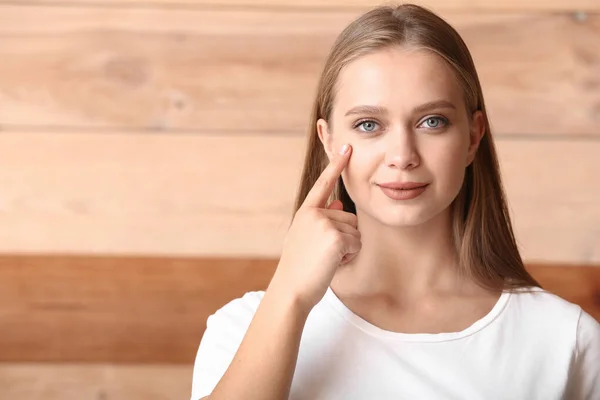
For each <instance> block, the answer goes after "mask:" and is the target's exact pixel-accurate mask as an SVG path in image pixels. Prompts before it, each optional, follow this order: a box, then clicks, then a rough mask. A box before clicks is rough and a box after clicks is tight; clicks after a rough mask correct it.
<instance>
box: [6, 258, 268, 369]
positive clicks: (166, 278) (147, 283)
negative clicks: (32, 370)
mask: <svg viewBox="0 0 600 400" xmlns="http://www.w3.org/2000/svg"><path fill="white" fill-rule="evenodd" d="M274 265H275V263H274V262H273V261H262V260H253V259H209V258H205V259H191V258H187V259H185V258H166V257H163V258H149V257H100V256H98V257H94V256H87V257H86V256H28V255H17V256H10V255H8V256H6V255H3V256H0V277H1V279H0V299H1V301H0V315H1V316H2V330H1V331H0V361H2V362H7V361H8V362H12V361H27V362H29V361H45V362H52V361H67V362H71V361H73V362H76V361H82V362H115V363H136V362H139V363H151V362H158V363H161V362H165V363H191V362H193V360H194V356H195V352H196V350H197V347H198V344H199V343H200V338H201V337H202V333H203V332H204V329H205V327H206V325H205V324H206V319H207V318H208V316H209V315H210V314H212V313H213V312H214V311H216V310H217V309H218V308H219V307H221V306H223V305H224V304H226V303H227V302H228V301H229V300H231V299H233V298H236V297H239V296H241V295H242V294H243V293H245V292H246V291H249V290H261V289H264V288H266V285H267V284H268V281H269V280H270V277H271V275H272V273H273V268H274Z"/></svg>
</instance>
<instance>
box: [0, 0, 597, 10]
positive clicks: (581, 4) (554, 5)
mask: <svg viewBox="0 0 600 400" xmlns="http://www.w3.org/2000/svg"><path fill="white" fill-rule="evenodd" d="M4 2H7V3H8V2H10V0H2V1H0V4H1V3H4ZM27 2H28V3H33V4H36V3H39V4H52V3H57V0H27ZM382 3H385V1H383V0H305V1H301V2H299V1H293V0H66V1H65V0H63V1H61V2H60V4H69V5H85V4H103V5H119V6H123V5H124V4H126V5H131V6H136V7H156V6H158V7H178V6H187V7H190V6H194V7H214V6H217V7H253V8H270V9H271V8H284V9H300V10H303V9H322V10H329V9H332V8H335V9H352V8H356V9H365V8H369V7H374V6H377V5H380V4H382ZM387 3H392V4H399V3H408V2H407V1H395V2H387ZM417 3H418V4H420V5H422V6H426V7H431V8H432V9H434V10H460V11H463V10H468V11H475V10H485V11H511V10H517V11H581V10H582V11H592V10H600V4H599V3H598V2H597V1H596V0H570V1H569V0H421V1H418V2H417Z"/></svg>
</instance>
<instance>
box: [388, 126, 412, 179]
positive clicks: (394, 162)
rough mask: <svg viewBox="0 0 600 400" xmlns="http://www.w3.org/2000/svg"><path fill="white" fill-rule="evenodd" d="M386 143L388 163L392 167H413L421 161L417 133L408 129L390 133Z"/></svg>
mask: <svg viewBox="0 0 600 400" xmlns="http://www.w3.org/2000/svg"><path fill="white" fill-rule="evenodd" d="M387 139H388V143H386V153H385V154H386V160H385V162H386V165H387V166H388V167H390V168H397V169H413V168H415V167H417V166H418V165H419V163H420V157H419V152H418V150H417V146H416V140H415V135H414V133H413V132H410V131H408V130H399V129H398V130H395V131H392V132H389V133H388V137H387Z"/></svg>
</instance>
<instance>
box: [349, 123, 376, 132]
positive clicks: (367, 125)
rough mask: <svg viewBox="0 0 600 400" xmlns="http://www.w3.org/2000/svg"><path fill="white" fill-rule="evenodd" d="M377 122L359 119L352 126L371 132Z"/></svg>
mask: <svg viewBox="0 0 600 400" xmlns="http://www.w3.org/2000/svg"><path fill="white" fill-rule="evenodd" d="M377 125H378V124H377V122H375V121H360V122H358V123H357V124H356V125H355V126H354V128H362V129H359V130H361V131H363V132H373V131H374V130H375V129H376V128H377Z"/></svg>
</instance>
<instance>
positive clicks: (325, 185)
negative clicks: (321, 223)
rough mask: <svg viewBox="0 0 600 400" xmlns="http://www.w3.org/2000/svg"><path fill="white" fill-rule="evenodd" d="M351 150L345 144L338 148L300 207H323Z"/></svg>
mask: <svg viewBox="0 0 600 400" xmlns="http://www.w3.org/2000/svg"><path fill="white" fill-rule="evenodd" d="M351 152H352V148H351V146H350V145H349V144H345V145H343V146H342V147H341V148H340V151H339V153H338V154H337V155H336V156H335V157H334V158H333V160H331V162H330V163H329V164H328V165H327V167H325V169H324V170H323V172H321V175H320V176H319V178H318V179H317V181H316V182H315V184H314V185H313V187H312V188H311V189H310V192H308V194H307V195H306V198H305V199H304V202H303V203H302V206H304V207H321V208H323V207H325V205H326V204H327V200H328V199H329V196H330V195H331V192H333V188H334V187H335V183H336V182H337V179H338V178H339V177H340V175H341V174H342V171H343V170H344V168H346V165H348V160H349V159H350V153H351Z"/></svg>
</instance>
